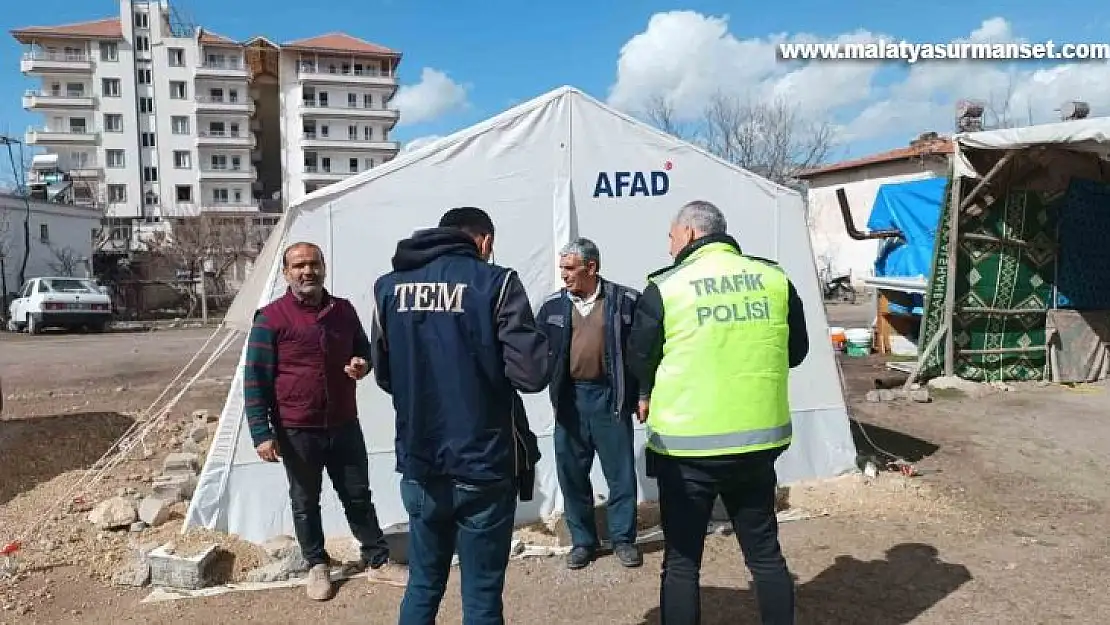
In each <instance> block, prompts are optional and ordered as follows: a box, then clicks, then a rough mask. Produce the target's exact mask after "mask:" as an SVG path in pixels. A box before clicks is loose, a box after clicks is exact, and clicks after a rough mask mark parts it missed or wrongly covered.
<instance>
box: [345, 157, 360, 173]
mask: <svg viewBox="0 0 1110 625" xmlns="http://www.w3.org/2000/svg"><path fill="white" fill-rule="evenodd" d="M347 167H348V169H350V170H351V173H352V174H357V173H358V159H357V158H352V159H350V160H349V161H348V162H347Z"/></svg>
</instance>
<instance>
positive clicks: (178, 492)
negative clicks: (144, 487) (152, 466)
mask: <svg viewBox="0 0 1110 625" xmlns="http://www.w3.org/2000/svg"><path fill="white" fill-rule="evenodd" d="M150 486H151V492H152V493H153V495H154V496H155V497H157V498H158V499H161V500H162V501H166V502H169V503H170V504H175V503H177V502H179V501H184V500H186V499H189V498H191V497H192V496H193V491H194V490H196V487H197V477H196V476H195V475H159V476H158V477H156V478H154V481H153V482H151V484H150Z"/></svg>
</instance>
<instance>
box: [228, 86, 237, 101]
mask: <svg viewBox="0 0 1110 625" xmlns="http://www.w3.org/2000/svg"><path fill="white" fill-rule="evenodd" d="M227 101H228V102H231V103H232V104H235V103H236V102H238V101H239V90H238V89H228V90H227Z"/></svg>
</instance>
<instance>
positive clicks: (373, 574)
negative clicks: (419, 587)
mask: <svg viewBox="0 0 1110 625" xmlns="http://www.w3.org/2000/svg"><path fill="white" fill-rule="evenodd" d="M366 579H368V580H370V583H371V584H385V585H386V586H393V587H395V588H404V587H405V586H406V585H408V583H409V570H408V569H407V568H405V567H403V566H401V565H400V564H397V563H396V562H386V563H385V564H383V565H381V566H379V567H378V568H376V569H375V568H373V567H367V569H366Z"/></svg>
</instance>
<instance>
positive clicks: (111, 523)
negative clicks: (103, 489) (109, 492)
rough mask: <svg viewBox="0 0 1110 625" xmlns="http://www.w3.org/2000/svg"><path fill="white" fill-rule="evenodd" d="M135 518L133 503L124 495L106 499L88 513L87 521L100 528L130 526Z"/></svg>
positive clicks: (108, 528)
mask: <svg viewBox="0 0 1110 625" xmlns="http://www.w3.org/2000/svg"><path fill="white" fill-rule="evenodd" d="M137 520H138V512H137V511H136V510H135V504H134V503H133V502H132V501H131V500H130V499H128V498H126V497H112V498H111V499H106V500H104V501H102V502H100V503H99V504H97V506H96V507H95V508H93V509H92V512H90V513H89V522H90V523H92V524H93V525H95V526H96V527H98V528H100V529H102V530H112V529H119V528H123V527H131V524H132V523H134V522H135V521H137Z"/></svg>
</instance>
